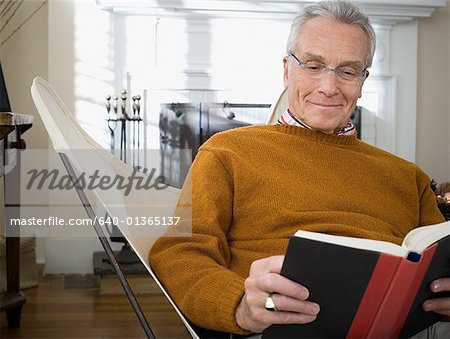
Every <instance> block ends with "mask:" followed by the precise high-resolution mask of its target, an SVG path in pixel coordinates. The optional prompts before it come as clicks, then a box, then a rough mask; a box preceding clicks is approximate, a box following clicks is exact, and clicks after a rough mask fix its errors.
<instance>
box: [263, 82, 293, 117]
mask: <svg viewBox="0 0 450 339" xmlns="http://www.w3.org/2000/svg"><path fill="white" fill-rule="evenodd" d="M287 109H288V91H287V88H285V89H283V91H282V92H281V94H280V95H279V96H278V98H277V99H276V100H275V102H274V103H273V104H272V105H271V106H270V110H269V118H268V119H267V124H268V125H270V124H276V123H277V121H278V118H279V117H280V116H281V115H282V114H283V113H284V112H286V110H287Z"/></svg>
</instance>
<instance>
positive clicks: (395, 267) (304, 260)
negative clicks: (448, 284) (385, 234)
mask: <svg viewBox="0 0 450 339" xmlns="http://www.w3.org/2000/svg"><path fill="white" fill-rule="evenodd" d="M281 274H282V275H283V276H286V277H287V278H289V279H291V280H294V281H296V282H298V283H300V284H302V285H304V286H305V287H307V288H308V289H309V292H310V298H309V300H311V301H314V302H316V303H318V304H319V305H320V308H321V310H320V313H319V314H318V317H317V319H316V320H315V321H313V322H312V323H309V324H304V325H272V326H270V327H269V328H267V329H266V330H265V331H264V332H263V338H286V337H295V338H302V337H303V338H321V337H322V338H343V337H373V338H375V337H378V338H392V337H410V336H412V335H414V334H416V333H418V332H420V331H422V330H423V329H425V328H427V327H429V326H431V325H432V324H434V323H436V322H438V321H440V320H441V319H442V318H443V316H441V315H439V314H437V313H435V312H425V311H424V310H423V309H422V303H423V302H424V301H425V300H427V299H430V298H439V297H450V292H440V293H433V292H431V290H430V283H431V282H432V281H433V280H435V279H437V278H443V277H450V221H447V222H444V223H441V224H437V225H432V226H425V227H419V228H416V229H414V230H413V231H411V232H410V233H408V235H407V236H406V237H405V239H404V242H403V244H402V246H398V245H396V244H392V243H389V242H383V241H376V240H369V239H359V238H351V237H341V236H333V235H328V234H321V233H314V232H307V231H298V232H297V233H296V234H295V235H294V236H292V237H291V239H290V240H289V245H288V248H287V251H286V257H285V260H284V263H283V267H282V270H281Z"/></svg>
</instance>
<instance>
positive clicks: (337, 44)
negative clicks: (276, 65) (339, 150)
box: [284, 17, 368, 134]
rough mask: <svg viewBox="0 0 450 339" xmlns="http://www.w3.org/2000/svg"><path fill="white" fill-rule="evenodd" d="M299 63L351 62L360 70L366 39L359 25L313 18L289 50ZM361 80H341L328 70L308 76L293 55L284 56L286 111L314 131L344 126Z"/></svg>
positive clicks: (341, 64)
mask: <svg viewBox="0 0 450 339" xmlns="http://www.w3.org/2000/svg"><path fill="white" fill-rule="evenodd" d="M291 53H293V54H294V55H295V56H296V57H297V58H298V59H299V60H300V61H301V62H302V63H305V62H318V63H319V64H320V65H323V66H325V67H329V68H339V67H341V68H342V67H346V66H348V65H352V67H360V69H361V70H363V69H364V68H365V67H366V65H365V62H364V60H365V58H366V56H367V54H368V39H367V37H366V35H365V34H364V32H363V31H362V30H361V28H359V27H357V26H352V25H348V24H343V23H339V22H337V21H334V20H332V19H328V18H322V17H316V18H313V19H310V20H308V21H307V22H306V23H305V24H304V25H303V26H302V27H301V28H300V32H299V34H298V37H297V42H296V45H295V48H294V50H293V51H291ZM363 82H364V81H363V80H362V79H361V80H359V79H358V80H356V81H354V82H353V83H350V84H349V83H345V82H342V81H341V80H340V79H339V78H338V76H337V75H336V74H335V73H334V72H331V71H324V72H323V73H322V74H320V76H315V77H309V76H306V75H305V71H304V70H303V69H302V68H301V67H300V66H299V65H298V64H297V63H296V61H295V59H294V58H292V57H291V58H288V59H287V58H285V59H284V84H285V86H287V87H288V94H289V110H290V111H291V113H292V114H294V115H296V116H297V117H298V118H300V119H301V120H302V121H303V122H305V123H306V124H308V125H309V126H310V127H312V128H313V129H315V130H318V131H321V132H323V133H328V134H331V133H333V132H334V131H335V130H336V128H339V127H343V126H345V125H346V123H347V121H348V119H349V117H350V115H351V113H352V112H353V110H354V108H355V106H356V101H357V100H358V97H359V96H360V95H361V88H362V85H363Z"/></svg>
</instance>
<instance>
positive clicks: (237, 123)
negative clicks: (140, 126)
mask: <svg viewBox="0 0 450 339" xmlns="http://www.w3.org/2000/svg"><path fill="white" fill-rule="evenodd" d="M269 107H270V105H269V104H234V103H228V102H224V103H207V102H201V103H163V104H161V105H160V116H159V131H160V149H161V153H162V157H161V159H162V160H161V161H162V166H161V168H162V170H163V175H164V176H165V178H166V182H167V183H168V184H169V185H171V186H175V187H181V186H182V185H183V182H184V179H185V178H186V175H187V172H188V170H189V167H190V166H191V164H192V160H193V159H194V158H195V156H196V155H197V152H198V149H199V147H200V146H201V145H202V144H203V143H204V142H205V141H206V140H208V139H209V138H210V137H211V136H212V135H214V134H215V133H218V132H221V131H225V130H227V129H231V128H236V127H242V126H248V125H254V124H263V123H265V121H266V119H267V116H268V110H269ZM182 149H191V150H192V156H188V155H187V154H188V153H186V152H180V150H182Z"/></svg>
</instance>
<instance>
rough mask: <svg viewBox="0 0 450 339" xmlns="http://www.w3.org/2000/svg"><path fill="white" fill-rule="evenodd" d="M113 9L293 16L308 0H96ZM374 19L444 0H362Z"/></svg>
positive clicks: (426, 11)
mask: <svg viewBox="0 0 450 339" xmlns="http://www.w3.org/2000/svg"><path fill="white" fill-rule="evenodd" d="M96 1H97V4H98V5H99V6H100V7H101V8H103V9H105V10H109V11H112V12H114V13H118V14H119V13H120V14H133V15H152V16H158V17H163V16H172V17H173V16H182V17H199V16H202V17H246V18H271V19H274V18H279V19H285V18H291V17H292V16H293V15H294V14H295V13H297V12H298V10H299V9H300V8H301V7H302V6H305V5H307V4H310V3H313V2H314V1H307V0H296V1H286V0H183V1H179V0H165V1H157V0H121V1H116V0H96ZM359 3H362V4H363V5H364V7H365V9H366V11H367V13H368V14H369V16H370V17H371V18H372V20H373V21H374V22H382V23H391V24H395V23H399V22H405V21H409V20H412V19H415V18H424V17H429V16H430V15H431V14H432V13H433V11H434V10H435V9H436V8H440V7H445V0H392V1H388V0H360V1H359Z"/></svg>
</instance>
